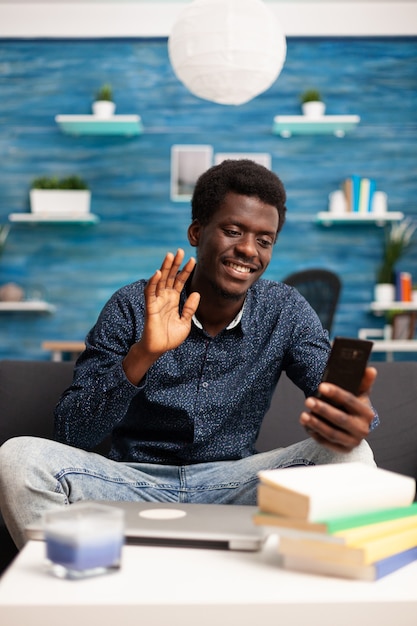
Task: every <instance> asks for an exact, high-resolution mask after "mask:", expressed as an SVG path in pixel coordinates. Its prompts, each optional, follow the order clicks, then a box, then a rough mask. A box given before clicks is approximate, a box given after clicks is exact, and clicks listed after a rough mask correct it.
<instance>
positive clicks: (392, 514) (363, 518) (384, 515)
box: [253, 502, 417, 535]
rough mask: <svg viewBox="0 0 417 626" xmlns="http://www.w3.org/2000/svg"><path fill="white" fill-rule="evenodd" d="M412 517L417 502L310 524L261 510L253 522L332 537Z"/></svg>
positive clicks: (416, 507) (302, 520)
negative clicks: (338, 533) (345, 531)
mask: <svg viewBox="0 0 417 626" xmlns="http://www.w3.org/2000/svg"><path fill="white" fill-rule="evenodd" d="M411 516H417V502H413V503H412V504H409V505H408V506H400V507H394V508H389V509H381V510H379V511H371V512H368V513H359V514H356V515H348V516H343V517H337V518H336V517H335V518H332V519H325V520H318V521H314V522H309V521H307V520H304V519H299V518H292V517H288V516H285V515H276V514H274V513H266V512H264V511H261V510H260V511H258V512H257V513H255V515H254V517H253V521H254V523H255V524H257V525H260V526H271V527H276V528H293V529H294V530H302V531H311V532H319V533H326V534H330V535H331V534H334V533H337V532H340V531H342V530H347V529H349V528H358V527H360V526H369V525H371V524H379V523H381V522H388V521H392V520H396V519H400V518H405V517H411Z"/></svg>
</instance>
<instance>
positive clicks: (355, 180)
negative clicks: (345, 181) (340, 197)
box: [350, 174, 361, 213]
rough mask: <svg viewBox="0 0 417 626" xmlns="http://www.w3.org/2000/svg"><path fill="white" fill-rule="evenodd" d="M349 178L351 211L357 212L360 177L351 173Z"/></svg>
mask: <svg viewBox="0 0 417 626" xmlns="http://www.w3.org/2000/svg"><path fill="white" fill-rule="evenodd" d="M350 179H351V181H352V212H353V213H359V192H360V184H361V177H360V176H358V175H356V174H353V175H352V176H351V177H350Z"/></svg>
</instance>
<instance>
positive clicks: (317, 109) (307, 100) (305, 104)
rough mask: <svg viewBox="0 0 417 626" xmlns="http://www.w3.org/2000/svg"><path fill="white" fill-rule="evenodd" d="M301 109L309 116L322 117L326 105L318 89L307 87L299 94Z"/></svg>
mask: <svg viewBox="0 0 417 626" xmlns="http://www.w3.org/2000/svg"><path fill="white" fill-rule="evenodd" d="M300 101H301V110H302V112H303V115H305V116H306V117H309V118H314V119H315V118H318V117H322V116H323V115H324V114H325V112H326V105H325V103H324V102H323V100H322V97H321V94H320V92H319V91H318V89H307V90H306V91H304V92H303V93H302V94H301V95H300Z"/></svg>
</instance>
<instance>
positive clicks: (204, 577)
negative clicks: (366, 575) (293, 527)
mask: <svg viewBox="0 0 417 626" xmlns="http://www.w3.org/2000/svg"><path fill="white" fill-rule="evenodd" d="M0 624H1V625H2V626H26V625H28V626H29V625H30V626H57V625H59V626H81V625H84V624H99V625H100V626H122V625H123V626H138V624H140V625H143V626H177V625H178V626H197V625H198V626H214V625H218V626H234V625H235V624H236V625H239V626H254V625H255V624H289V625H290V624H291V625H292V626H298V625H305V624H308V626H316V625H317V626H318V625H320V626H335V625H337V626H352V625H353V624H354V625H355V626H361V625H365V624H366V625H367V626H394V625H395V626H416V624H417V562H416V563H412V564H411V565H409V566H407V567H405V568H403V569H402V570H399V571H398V572H396V573H394V574H391V575H390V576H387V577H386V578H383V579H381V580H380V581H377V582H358V581H348V580H341V579H336V578H330V577H319V576H312V575H307V574H306V575H304V574H299V573H295V572H289V571H285V570H283V569H281V567H280V560H279V556H278V554H277V551H276V542H275V538H273V537H271V538H270V540H269V541H268V543H267V545H266V546H265V549H264V550H262V552H258V553H245V552H223V551H217V550H199V549H184V548H156V547H139V546H129V547H125V548H124V551H123V562H122V568H121V570H120V571H119V572H117V573H112V574H109V575H106V576H102V577H97V578H90V579H87V580H82V581H72V580H60V579H57V578H54V577H53V576H52V575H51V574H49V573H48V572H47V570H46V564H45V559H44V544H43V543H42V542H30V543H28V544H27V545H26V547H25V548H24V550H22V552H21V553H20V554H19V555H18V557H17V558H16V560H15V561H14V563H13V564H12V565H11V567H10V568H9V569H8V570H7V571H6V573H5V574H4V575H3V577H2V579H1V581H0Z"/></svg>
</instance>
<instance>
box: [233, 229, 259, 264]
mask: <svg viewBox="0 0 417 626" xmlns="http://www.w3.org/2000/svg"><path fill="white" fill-rule="evenodd" d="M236 248H237V249H238V250H239V252H240V253H241V254H242V255H243V256H245V257H246V258H252V257H254V256H256V255H257V254H258V249H257V246H256V237H255V235H251V234H250V233H245V234H244V235H242V237H241V238H240V239H239V241H238V242H237V246H236Z"/></svg>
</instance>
